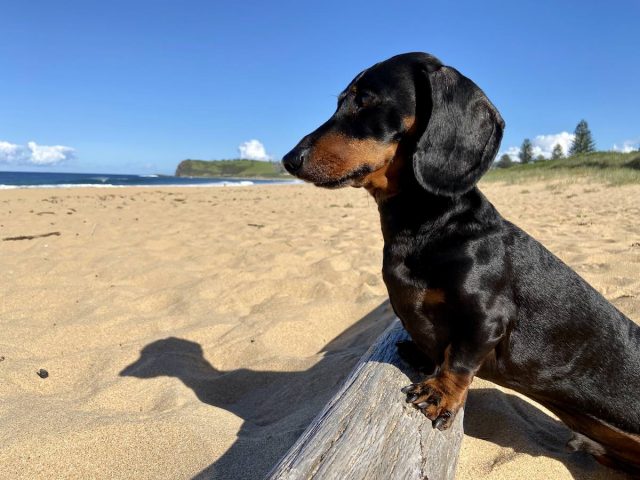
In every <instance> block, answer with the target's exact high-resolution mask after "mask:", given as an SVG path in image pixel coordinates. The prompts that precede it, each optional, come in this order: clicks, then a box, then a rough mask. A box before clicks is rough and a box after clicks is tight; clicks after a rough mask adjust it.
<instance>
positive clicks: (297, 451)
mask: <svg viewBox="0 0 640 480" xmlns="http://www.w3.org/2000/svg"><path fill="white" fill-rule="evenodd" d="M407 339H408V337H407V334H406V332H405V331H404V329H403V328H402V326H401V325H400V322H399V320H396V321H395V322H394V323H393V324H392V325H391V326H390V327H389V328H388V329H387V330H386V331H385V333H384V334H383V335H382V336H380V338H379V339H378V340H377V342H376V343H375V344H374V345H373V346H372V347H371V348H370V349H369V351H368V352H367V353H366V354H365V355H364V356H363V357H362V359H361V360H360V362H359V363H358V364H357V365H356V367H355V369H354V370H353V372H352V373H351V375H350V376H349V377H348V378H347V380H346V381H345V383H344V385H343V386H342V388H341V389H340V391H338V392H337V393H336V395H335V396H334V397H333V398H332V399H331V400H330V401H329V403H328V404H327V406H326V407H325V408H324V410H323V411H322V412H321V413H320V414H319V415H318V416H317V417H316V418H315V419H314V420H313V422H312V423H311V424H310V425H309V427H308V428H307V429H306V430H305V431H304V433H303V434H302V435H301V436H300V438H299V439H298V440H297V442H296V443H295V444H294V445H293V447H291V449H290V450H289V451H288V452H287V453H286V455H285V456H284V457H283V458H282V459H281V460H280V462H279V463H278V465H276V466H275V467H274V469H273V470H272V471H271V473H270V474H269V475H268V476H267V479H269V480H285V479H286V480H290V479H311V478H313V479H323V480H324V479H327V480H328V479H339V480H345V479H349V480H351V479H353V480H359V479H362V480H364V479H366V480H373V479H385V480H390V479H407V480H410V479H421V480H422V479H428V480H443V479H452V478H453V477H454V475H455V469H456V463H457V459H458V453H459V450H460V444H461V442H462V436H463V430H462V417H463V412H462V411H461V412H459V413H458V415H457V417H456V419H455V421H454V423H453V425H452V426H451V428H450V429H449V430H447V431H445V432H440V431H438V430H435V429H433V428H432V427H431V422H430V421H429V420H428V419H427V418H426V417H425V416H424V415H422V414H421V413H420V412H418V411H417V410H416V409H415V408H413V407H412V406H411V405H409V404H406V403H405V401H404V400H405V395H403V394H402V393H401V392H400V389H401V388H402V387H404V386H406V385H408V384H409V383H411V380H410V378H409V377H410V376H411V377H413V379H414V380H415V372H414V371H412V370H411V369H410V367H408V366H407V365H406V363H404V362H403V361H402V360H401V359H400V357H399V356H398V354H397V349H396V343H397V342H399V341H403V340H407Z"/></svg>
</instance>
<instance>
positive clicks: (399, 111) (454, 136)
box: [282, 53, 504, 197]
mask: <svg viewBox="0 0 640 480" xmlns="http://www.w3.org/2000/svg"><path fill="white" fill-rule="evenodd" d="M503 129H504V121H503V120H502V117H501V116H500V114H499V113H498V110H497V109H496V108H495V107H494V106H493V104H492V103H491V102H490V101H489V99H488V98H487V97H486V96H485V94H484V92H483V91H482V90H480V88H479V87H478V86H477V85H476V84H475V83H473V82H472V81H471V80H469V79H468V78H466V77H465V76H463V75H461V74H460V73H459V72H458V71H457V70H455V69H453V68H451V67H447V66H444V65H442V63H441V62H440V61H439V60H438V59H436V58H435V57H433V56H431V55H428V54H426V53H406V54H403V55H398V56H395V57H392V58H390V59H388V60H386V61H384V62H381V63H378V64H376V65H374V66H372V67H371V68H368V69H367V70H365V71H363V72H362V73H360V74H359V75H357V76H356V78H355V79H353V81H352V82H351V83H350V84H349V85H348V86H347V88H346V89H345V90H344V91H343V92H342V93H341V94H340V96H339V97H338V108H337V109H336V112H335V113H334V114H333V116H332V117H331V118H330V119H329V120H328V121H327V122H326V123H324V124H323V125H321V126H320V127H319V128H318V129H317V130H315V131H314V132H312V133H310V134H309V135H307V136H306V137H304V138H303V139H302V140H301V141H300V143H299V144H298V145H297V146H296V147H295V148H294V149H293V150H291V151H290V152H289V153H288V154H287V155H285V157H284V158H283V160H282V161H283V163H284V166H285V168H286V169H287V170H288V171H289V172H290V173H292V174H294V175H296V176H297V177H299V178H301V179H303V180H306V181H309V182H312V183H314V184H316V185H318V186H321V187H342V186H348V185H350V186H354V187H360V186H364V187H367V188H370V187H371V188H376V187H381V188H385V187H386V185H387V183H388V180H389V178H390V176H391V175H393V174H397V170H398V169H399V168H401V169H403V170H406V169H407V168H410V165H412V167H413V168H412V171H413V175H414V176H415V179H416V180H417V182H418V183H419V184H420V185H421V186H422V188H424V189H425V190H427V191H428V192H430V193H433V194H437V195H445V196H452V197H453V196H458V195H461V194H463V193H465V192H467V191H468V190H470V189H471V188H473V186H474V185H475V184H476V182H477V181H478V180H479V179H480V177H481V176H482V175H483V174H484V173H485V172H486V171H487V169H488V168H489V167H490V165H491V162H492V160H493V159H494V158H495V155H496V153H497V151H498V147H499V145H500V140H501V139H502V132H503ZM394 166H395V168H394ZM394 171H395V173H392V172H394Z"/></svg>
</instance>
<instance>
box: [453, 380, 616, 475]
mask: <svg viewBox="0 0 640 480" xmlns="http://www.w3.org/2000/svg"><path fill="white" fill-rule="evenodd" d="M464 415H465V416H464V433H465V435H468V436H471V437H475V438H479V439H482V440H486V441H489V442H492V443H495V444H496V445H500V446H501V447H505V448H509V449H512V450H513V451H514V454H515V453H525V454H527V455H531V456H532V457H541V456H543V457H549V458H553V459H555V460H557V461H560V462H562V463H563V464H564V465H565V467H566V468H567V470H569V472H570V473H571V475H572V476H573V478H575V479H580V480H582V479H591V480H595V479H603V480H604V479H608V480H613V479H626V478H628V477H626V476H625V475H623V474H617V473H616V472H614V471H613V470H610V469H608V468H605V467H602V466H600V465H599V464H598V463H597V462H596V461H595V460H594V459H593V458H592V457H591V455H589V454H586V453H584V452H571V451H569V450H568V449H567V448H566V447H565V445H566V444H567V441H568V440H569V439H570V438H571V431H570V430H569V429H568V428H567V427H566V426H565V425H564V424H563V423H562V422H561V421H559V420H556V419H554V418H553V417H551V416H549V415H547V414H546V413H545V412H543V411H542V410H540V409H538V408H536V407H535V406H533V405H531V404H530V403H528V402H526V401H525V400H523V399H522V398H520V397H518V396H516V395H512V394H508V393H504V392H502V391H500V390H498V389H495V388H478V389H472V390H470V391H469V397H468V398H467V404H466V408H465V412H464ZM509 457H510V455H508V454H507V455H505V456H504V458H498V459H496V460H495V461H494V464H495V466H499V465H500V464H501V463H505V462H508V461H509Z"/></svg>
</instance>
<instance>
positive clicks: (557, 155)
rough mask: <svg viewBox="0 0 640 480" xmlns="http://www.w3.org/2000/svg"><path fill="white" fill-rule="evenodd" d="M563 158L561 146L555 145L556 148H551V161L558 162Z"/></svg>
mask: <svg viewBox="0 0 640 480" xmlns="http://www.w3.org/2000/svg"><path fill="white" fill-rule="evenodd" d="M563 157H564V152H563V151H562V145H560V144H559V143H556V146H555V147H553V151H552V152H551V160H559V159H561V158H563Z"/></svg>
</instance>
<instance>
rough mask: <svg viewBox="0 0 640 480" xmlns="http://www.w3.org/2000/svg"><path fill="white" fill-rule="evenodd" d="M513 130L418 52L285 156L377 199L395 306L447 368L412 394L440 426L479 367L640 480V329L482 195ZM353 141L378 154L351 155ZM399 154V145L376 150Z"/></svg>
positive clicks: (352, 94) (369, 80)
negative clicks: (505, 135) (507, 131)
mask: <svg viewBox="0 0 640 480" xmlns="http://www.w3.org/2000/svg"><path fill="white" fill-rule="evenodd" d="M503 128H504V122H503V121H502V118H501V117H500V114H499V113H498V111H497V109H496V108H495V107H494V106H493V105H492V104H491V102H490V101H489V100H488V99H487V98H486V96H485V95H484V93H483V92H482V90H480V89H479V88H478V87H477V86H476V85H475V84H474V83H473V82H472V81H471V80H469V79H467V78H466V77H464V76H462V75H461V74H460V73H458V72H457V71H456V70H454V69H452V68H450V67H446V66H443V65H442V64H441V63H440V61H438V60H437V59H436V58H435V57H433V56H430V55H427V54H423V53H411V54H404V55H399V56H396V57H393V58H391V59H389V60H387V61H385V62H382V63H379V64H377V65H374V66H373V67H371V68H370V69H367V70H365V71H364V72H362V73H361V74H359V75H358V76H357V77H356V79H354V81H353V82H352V83H351V84H350V85H349V86H348V87H347V89H346V90H345V91H344V92H343V93H342V95H341V96H340V99H339V105H338V108H337V110H336V113H335V114H334V115H333V116H332V117H331V118H330V119H329V121H327V122H326V123H325V124H323V125H322V126H321V127H320V128H318V129H317V130H316V131H315V132H313V133H311V134H309V135H308V136H306V137H305V138H304V139H303V140H302V141H301V142H300V143H299V144H298V146H296V147H295V148H294V149H293V150H292V151H291V152H290V153H289V154H287V156H285V158H284V159H283V162H284V165H285V167H286V168H287V169H288V170H289V171H290V172H292V173H294V174H295V175H297V176H298V177H300V178H302V179H304V180H307V181H311V182H313V183H316V184H318V185H320V186H332V187H335V186H343V185H352V186H363V187H365V188H367V189H368V190H369V191H370V192H371V193H372V194H373V195H374V197H375V198H376V201H377V202H378V208H379V211H380V219H381V224H382V232H383V236H384V243H385V246H384V261H383V276H384V281H385V283H386V285H387V288H388V291H389V296H390V299H391V302H392V305H393V307H394V310H395V311H396V313H397V315H398V316H399V317H400V319H401V320H402V322H403V324H404V326H405V328H406V329H407V330H408V332H409V333H410V334H411V337H412V339H413V341H414V342H415V344H416V345H417V346H418V347H419V348H420V350H421V351H422V352H424V353H425V354H426V355H427V356H428V357H429V358H430V359H431V360H432V362H433V363H434V364H435V365H436V369H435V371H434V373H433V374H432V375H430V376H428V377H427V380H425V382H423V383H422V384H419V385H414V386H411V387H408V388H407V389H406V390H405V391H408V392H409V399H408V400H409V401H413V403H414V404H416V406H418V408H421V409H425V411H426V409H428V408H431V411H430V412H431V413H428V416H429V418H431V419H432V420H434V425H435V426H438V427H439V428H446V427H447V426H448V424H449V423H450V418H453V416H455V413H456V411H457V408H459V406H460V405H461V404H462V403H460V402H464V398H465V397H466V389H467V388H468V384H469V383H470V382H471V379H472V378H473V376H475V375H479V376H480V377H482V378H486V379H489V380H491V381H493V382H495V383H497V384H500V385H504V386H506V387H509V388H512V389H514V390H517V391H519V392H522V393H524V394H525V395H527V396H529V397H531V398H533V399H535V400H537V401H539V402H540V403H542V404H544V405H545V406H547V407H548V408H549V409H550V410H552V411H554V412H555V413H556V414H557V415H558V416H559V417H560V418H561V419H562V420H563V421H565V423H567V425H568V426H569V427H570V428H571V429H572V430H574V431H576V432H580V434H581V435H579V436H577V437H576V441H575V442H573V445H574V446H576V447H577V448H582V449H584V450H587V451H589V452H590V453H592V454H594V456H595V457H596V458H597V459H598V460H599V461H600V462H602V463H604V464H606V465H609V466H613V467H615V468H619V469H622V470H625V471H628V472H630V473H632V474H635V475H639V474H640V327H639V326H638V325H636V324H635V323H633V322H632V321H631V320H629V319H628V318H627V317H625V316H624V315H623V314H622V313H621V312H619V311H618V310H617V309H616V308H615V307H614V306H613V305H611V304H610V303H609V302H608V301H607V300H606V299H605V298H604V297H603V296H602V295H600V294H599V293H598V292H597V291H596V290H594V289H593V288H592V287H591V286H589V285H588V284H587V283H586V282H585V281H584V280H583V279H582V278H580V277H579V276H578V275H577V274H576V273H575V272H574V271H573V270H571V268H569V267H568V266H567V265H565V264H564V263H563V262H562V261H561V260H559V259H558V258H557V257H556V256H554V255H553V254H552V253H550V252H549V251H548V250H547V249H546V248H545V247H543V246H542V245H541V244H540V243H538V242H537V241H536V240H534V239H533V238H531V237H530V236H529V235H527V234H526V233H525V232H523V231H522V230H520V229H519V228H518V227H517V226H515V225H513V224H512V223H510V222H508V221H507V220H505V219H504V218H502V217H501V216H500V214H499V213H498V212H497V211H496V209H495V208H494V207H493V205H491V203H490V202H489V201H488V200H487V199H486V198H485V197H484V195H483V194H482V193H481V192H480V191H479V190H478V189H477V188H476V186H475V184H476V182H477V181H478V180H479V178H480V177H481V176H482V174H484V173H485V172H486V170H487V169H488V168H489V166H490V164H491V162H492V161H493V159H494V158H495V155H496V152H497V150H498V148H499V144H500V140H501V138H502V131H503ZM329 140H330V142H329ZM340 142H344V145H345V147H344V152H348V151H349V152H350V151H358V152H363V151H364V152H365V154H364V155H363V158H361V159H360V160H358V161H356V160H354V159H353V158H347V153H345V156H344V157H342V156H341V154H340V153H339V152H340V151H341V150H340ZM354 142H355V143H354ZM322 145H329V147H324V146H322ZM353 145H356V146H357V148H358V149H359V150H356V149H355V148H356V147H353ZM321 146H322V148H321ZM383 147H384V148H387V147H388V148H389V152H391V151H392V150H393V153H388V152H387V150H384V152H385V153H384V156H380V157H379V158H373V159H372V158H364V157H368V156H369V155H368V154H367V153H366V152H371V155H370V156H371V157H373V156H375V155H378V153H375V152H380V151H382V149H383ZM349 149H351V150H349ZM336 152H338V153H336ZM380 155H382V154H380ZM383 157H384V158H383ZM383 160H384V162H383ZM447 382H448V383H447ZM425 392H426V393H425ZM434 392H435V393H434ZM420 395H422V396H420ZM447 402H449V403H447ZM439 404H442V405H445V407H441V406H440V407H439V406H438V405H439ZM446 405H449V406H448V407H446ZM434 406H435V407H437V408H436V409H435V410H434V409H433V408H434Z"/></svg>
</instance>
